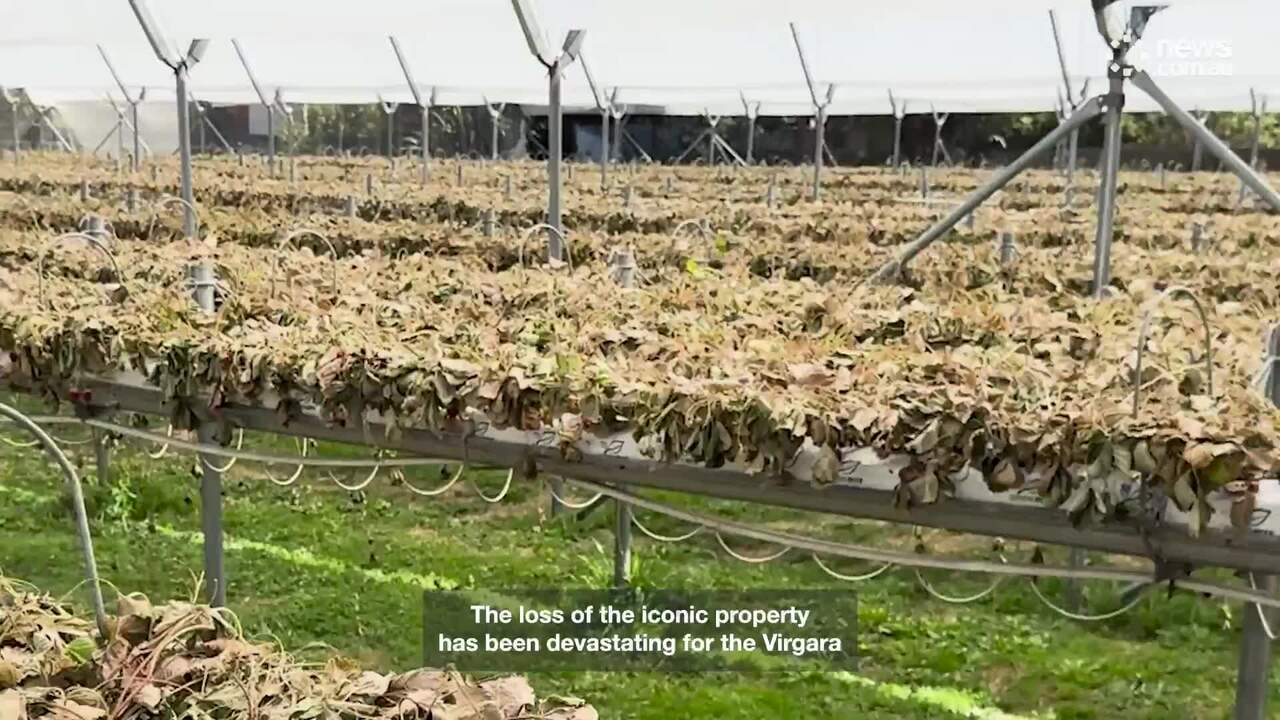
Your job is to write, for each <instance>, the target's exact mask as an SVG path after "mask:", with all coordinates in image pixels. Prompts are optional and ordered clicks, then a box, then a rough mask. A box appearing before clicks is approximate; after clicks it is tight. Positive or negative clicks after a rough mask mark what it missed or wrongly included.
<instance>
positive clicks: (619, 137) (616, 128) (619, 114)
mask: <svg viewBox="0 0 1280 720" xmlns="http://www.w3.org/2000/svg"><path fill="white" fill-rule="evenodd" d="M617 96H618V91H617V90H614V91H613V100H610V101H609V115H610V116H612V117H613V142H612V143H611V144H610V145H609V160H610V161H612V162H622V141H623V140H624V139H631V138H630V136H629V135H627V132H626V131H625V130H623V129H622V122H623V120H624V119H626V117H627V110H626V107H625V106H619V105H615V104H614V101H616V100H617ZM631 143H632V145H635V140H631ZM637 149H638V150H639V151H640V154H641V155H642V156H643V157H644V158H645V159H646V160H648V161H650V162H652V158H650V157H649V156H648V155H647V154H645V152H644V148H639V147H637Z"/></svg>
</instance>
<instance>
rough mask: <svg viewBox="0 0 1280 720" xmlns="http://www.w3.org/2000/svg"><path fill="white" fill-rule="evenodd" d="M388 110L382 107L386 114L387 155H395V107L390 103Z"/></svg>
mask: <svg viewBox="0 0 1280 720" xmlns="http://www.w3.org/2000/svg"><path fill="white" fill-rule="evenodd" d="M388 107H390V110H388V109H386V108H383V111H384V112H385V113H386V115H387V157H395V155H396V108H395V105H394V104H393V105H390V106H388Z"/></svg>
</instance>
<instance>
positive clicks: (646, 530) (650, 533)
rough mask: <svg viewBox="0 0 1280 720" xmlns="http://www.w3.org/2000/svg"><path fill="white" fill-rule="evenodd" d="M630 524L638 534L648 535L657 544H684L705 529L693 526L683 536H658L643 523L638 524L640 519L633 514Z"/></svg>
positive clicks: (700, 526)
mask: <svg viewBox="0 0 1280 720" xmlns="http://www.w3.org/2000/svg"><path fill="white" fill-rule="evenodd" d="M631 524H632V525H635V526H636V528H637V529H638V530H640V532H642V533H644V534H645V535H648V536H649V537H650V538H653V539H654V540H657V541H658V542H664V543H678V542H684V541H685V540H688V539H689V538H691V537H693V536H694V535H697V534H698V533H700V532H702V531H703V530H706V528H705V527H703V526H702V525H695V526H694V528H693V529H692V530H690V531H689V532H687V533H685V534H683V535H659V534H658V533H656V532H654V531H652V530H650V529H649V528H647V527H645V526H644V523H642V522H640V518H638V517H636V515H635V513H632V514H631Z"/></svg>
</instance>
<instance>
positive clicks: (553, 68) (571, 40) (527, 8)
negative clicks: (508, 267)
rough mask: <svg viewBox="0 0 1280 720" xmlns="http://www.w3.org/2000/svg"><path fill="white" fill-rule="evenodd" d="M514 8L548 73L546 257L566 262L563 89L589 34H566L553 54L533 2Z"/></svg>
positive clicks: (516, 0)
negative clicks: (567, 72) (562, 206)
mask: <svg viewBox="0 0 1280 720" xmlns="http://www.w3.org/2000/svg"><path fill="white" fill-rule="evenodd" d="M511 7H512V9H514V10H515V14H516V19H517V20H518V21H519V22H520V29H521V31H522V32H523V33H524V38H525V42H526V43H527V44H528V46H529V52H530V53H531V54H532V55H533V56H534V58H535V59H537V61H538V62H539V63H541V64H542V66H543V67H545V68H546V69H547V96H548V102H547V134H548V136H549V137H548V144H549V145H550V147H548V148H547V150H548V152H547V185H548V187H547V223H546V224H547V225H548V226H549V227H551V228H554V231H553V232H549V233H548V234H547V235H548V237H547V257H548V258H551V259H555V260H563V259H564V256H565V250H564V243H563V238H564V223H563V222H561V216H560V192H561V189H562V187H561V181H560V169H561V166H562V163H563V161H564V158H563V157H562V156H563V150H562V147H563V144H564V130H563V127H562V121H563V117H562V115H561V109H560V85H561V82H562V81H563V79H564V71H565V70H567V69H568V68H569V66H570V65H572V64H573V61H574V60H576V59H577V58H578V54H579V53H580V52H581V50H582V42H583V40H585V39H586V31H585V30H570V31H569V32H568V33H566V34H565V38H564V43H563V44H562V45H561V48H560V52H558V53H556V52H553V51H552V50H551V45H550V43H549V42H548V40H547V36H546V35H545V34H544V33H543V32H542V26H541V25H540V24H539V22H538V18H537V15H536V14H535V13H534V11H533V7H532V5H531V4H530V0H511Z"/></svg>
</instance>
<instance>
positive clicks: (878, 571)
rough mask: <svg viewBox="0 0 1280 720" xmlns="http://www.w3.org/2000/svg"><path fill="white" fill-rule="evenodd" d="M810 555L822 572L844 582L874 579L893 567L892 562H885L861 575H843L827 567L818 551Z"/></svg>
mask: <svg viewBox="0 0 1280 720" xmlns="http://www.w3.org/2000/svg"><path fill="white" fill-rule="evenodd" d="M810 555H811V556H812V557H813V561H814V562H815V563H817V564H818V567H820V568H822V572H824V573H826V574H828V575H830V576H831V577H833V578H835V579H837V580H844V581H845V582H864V581H867V580H874V579H876V578H878V577H880V576H881V575H883V574H885V573H886V572H888V571H889V570H890V569H891V568H893V563H890V562H887V563H882V564H881V565H880V567H878V568H876V569H875V570H871V571H869V572H865V573H862V574H861V575H845V574H844V573H838V572H836V571H835V570H832V569H831V568H829V567H827V564H826V563H824V562H823V561H822V556H821V555H819V554H818V553H816V552H815V553H810Z"/></svg>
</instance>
